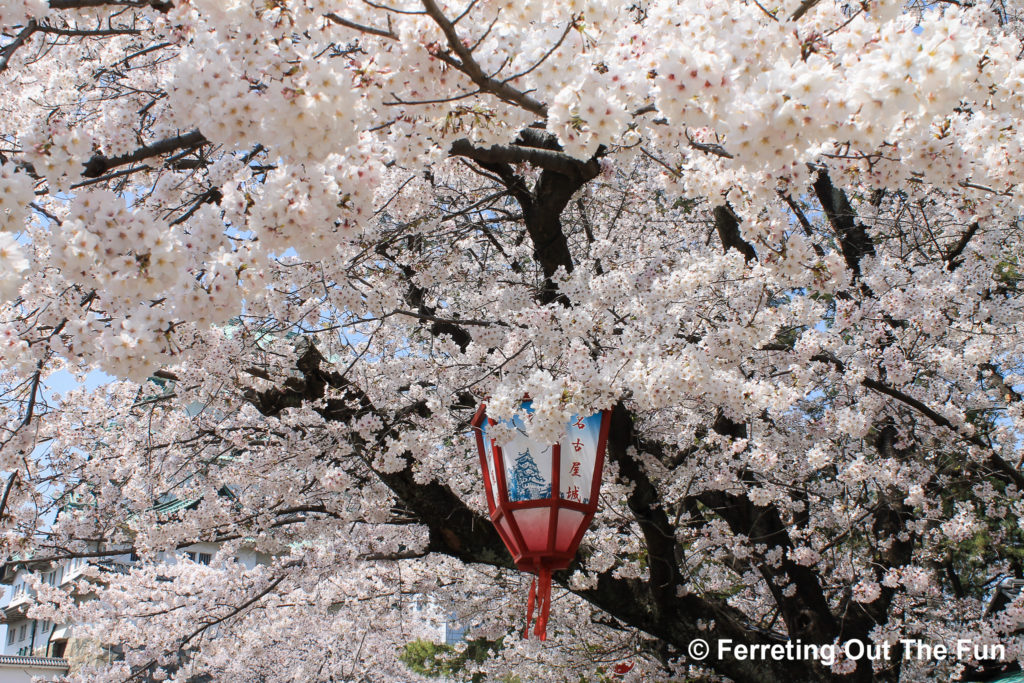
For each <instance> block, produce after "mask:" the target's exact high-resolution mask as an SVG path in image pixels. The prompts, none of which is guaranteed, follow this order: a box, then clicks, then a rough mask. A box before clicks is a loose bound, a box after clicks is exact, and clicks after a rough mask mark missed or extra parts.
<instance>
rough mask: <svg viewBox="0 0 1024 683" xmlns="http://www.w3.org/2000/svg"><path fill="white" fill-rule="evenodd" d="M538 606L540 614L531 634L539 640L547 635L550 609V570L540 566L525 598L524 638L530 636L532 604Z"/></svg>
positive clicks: (544, 638) (545, 638)
mask: <svg viewBox="0 0 1024 683" xmlns="http://www.w3.org/2000/svg"><path fill="white" fill-rule="evenodd" d="M535 602H536V604H537V607H539V608H540V615H539V616H538V617H537V623H536V625H535V626H534V629H533V634H534V635H535V636H537V637H538V638H540V639H541V640H547V637H548V615H549V613H550V611H551V570H550V569H548V568H547V567H541V569H540V571H539V572H538V573H537V578H536V579H534V580H533V581H531V582H530V595H529V597H528V598H527V600H526V631H524V632H523V637H524V638H529V637H530V623H531V622H532V621H533V607H534V604H535Z"/></svg>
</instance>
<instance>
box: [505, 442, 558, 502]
mask: <svg viewBox="0 0 1024 683" xmlns="http://www.w3.org/2000/svg"><path fill="white" fill-rule="evenodd" d="M550 496H551V484H550V483H549V482H548V481H546V480H545V479H544V477H543V476H542V475H541V473H540V469H539V468H538V467H537V463H536V461H535V460H534V459H533V456H532V455H530V449H526V450H525V451H521V452H520V453H519V454H518V455H517V456H516V459H515V466H514V468H513V470H512V476H511V477H509V481H508V498H509V500H510V501H520V500H538V499H542V498H548V497H550Z"/></svg>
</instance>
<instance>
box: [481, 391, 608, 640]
mask: <svg viewBox="0 0 1024 683" xmlns="http://www.w3.org/2000/svg"><path fill="white" fill-rule="evenodd" d="M522 408H523V410H524V411H525V412H526V414H527V415H528V416H529V415H530V414H532V413H533V408H532V402H531V401H529V400H524V401H523V403H522ZM610 422H611V412H610V411H607V410H603V411H601V412H599V413H595V414H593V415H590V416H589V417H581V416H579V415H573V417H572V419H571V420H570V421H569V424H567V425H566V428H565V433H564V435H563V436H562V438H561V439H560V440H559V442H558V443H554V444H549V443H544V442H540V441H536V440H534V439H532V438H530V437H529V436H528V435H527V433H526V431H527V430H526V425H525V424H524V423H523V421H522V419H521V418H520V417H519V416H516V417H515V418H514V420H512V421H504V422H503V423H502V424H503V425H504V426H505V427H508V428H510V429H506V430H501V431H502V432H504V433H508V432H511V437H510V438H504V437H503V439H502V440H501V441H498V440H496V439H495V438H493V432H494V431H495V430H491V433H489V432H488V427H492V426H494V425H495V424H497V423H495V422H494V420H491V419H489V418H488V417H487V412H486V405H484V404H481V405H480V408H479V409H478V410H477V412H476V415H475V416H474V417H473V422H472V426H473V431H474V432H475V434H476V444H477V450H478V451H479V453H480V467H481V470H482V471H483V478H484V489H485V491H486V493H487V507H488V508H489V510H490V514H491V521H492V522H494V526H495V528H497V530H498V534H499V535H500V536H501V539H502V540H503V541H504V542H505V546H506V547H507V548H508V550H509V552H510V553H512V559H513V560H514V561H515V563H516V566H517V567H518V568H519V569H520V570H521V571H525V572H531V573H533V574H536V575H537V579H535V580H534V581H533V583H532V584H531V585H530V597H529V600H528V606H527V612H528V615H527V626H526V635H528V634H529V629H530V621H532V619H533V609H534V601H535V600H536V601H537V604H538V607H539V609H540V615H539V617H538V619H537V624H536V628H535V630H534V633H535V634H536V635H537V636H539V637H540V639H541V640H544V639H545V638H546V635H547V630H546V629H547V620H548V611H549V608H550V604H551V572H552V571H555V570H559V569H566V568H567V567H568V566H569V564H570V563H571V562H572V559H573V557H575V555H576V550H577V548H579V545H580V540H581V539H582V538H583V534H584V533H585V532H586V530H587V527H588V526H590V520H591V519H593V517H594V512H595V511H596V510H597V495H598V491H599V490H600V488H601V471H602V469H603V467H604V453H605V446H606V445H607V442H608V427H609V424H610Z"/></svg>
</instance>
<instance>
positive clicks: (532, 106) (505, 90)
mask: <svg viewBox="0 0 1024 683" xmlns="http://www.w3.org/2000/svg"><path fill="white" fill-rule="evenodd" d="M422 2H423V7H424V9H426V11H427V14H429V15H430V18H431V19H433V20H434V22H435V23H437V25H438V26H440V27H441V31H442V32H443V33H444V36H445V38H447V40H448V47H449V49H451V51H452V52H454V53H455V54H456V55H457V56H458V58H459V60H458V61H456V60H454V59H451V58H450V57H448V59H446V60H445V61H446V62H447V63H449V64H451V65H452V66H454V67H455V68H456V69H458V70H459V71H461V72H462V73H464V74H466V75H467V76H469V78H470V80H472V81H473V82H474V83H475V84H476V86H477V87H478V88H480V90H482V91H484V92H488V93H491V94H492V95H494V96H495V97H497V98H498V99H500V100H502V101H504V102H508V103H510V104H515V105H518V106H520V107H522V108H523V109H525V110H527V111H529V112H533V113H534V114H536V115H537V116H540V117H542V118H547V115H548V108H547V106H546V105H544V104H542V103H540V102H538V101H537V100H535V99H533V98H532V97H530V96H529V95H527V94H526V93H524V92H522V91H520V90H517V89H516V88H513V87H512V86H511V85H509V84H508V83H507V82H505V81H497V80H495V79H493V78H491V77H490V76H488V75H487V74H486V73H484V71H483V69H481V68H480V65H479V64H478V63H477V61H476V58H475V57H473V52H472V50H471V49H470V48H469V47H467V46H466V44H465V43H463V42H462V39H461V38H459V34H458V32H456V30H455V25H454V24H452V22H451V21H449V20H448V17H446V16H445V15H444V12H442V11H441V8H440V7H438V6H437V3H436V2H434V0H422ZM437 57H438V58H439V59H440V58H442V54H438V55H437Z"/></svg>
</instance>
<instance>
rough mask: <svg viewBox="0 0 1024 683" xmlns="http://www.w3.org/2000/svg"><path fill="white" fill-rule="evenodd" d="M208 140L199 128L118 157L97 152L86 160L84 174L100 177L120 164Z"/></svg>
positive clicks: (192, 145)
mask: <svg viewBox="0 0 1024 683" xmlns="http://www.w3.org/2000/svg"><path fill="white" fill-rule="evenodd" d="M206 142H207V140H206V138H205V137H203V134H202V133H200V132H199V131H198V130H194V131H192V132H190V133H185V134H183V135H177V136H175V137H173V138H166V139H164V140H159V141H157V142H154V143H153V144H151V145H146V146H145V147H140V148H138V149H136V150H134V151H131V152H129V153H127V154H122V155H121V156H117V157H105V156H102V155H100V154H97V155H95V156H93V157H92V158H91V159H89V161H87V162H85V170H84V171H82V175H83V176H84V177H86V178H98V177H100V176H102V175H103V174H104V173H107V172H108V171H110V170H111V169H114V168H117V167H118V166H124V165H125V164H131V163H135V162H136V161H142V160H143V159H149V158H151V157H156V156H160V155H161V154H168V153H170V152H174V151H177V150H179V149H188V148H193V147H199V146H200V145H205V144H206Z"/></svg>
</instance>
